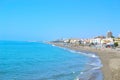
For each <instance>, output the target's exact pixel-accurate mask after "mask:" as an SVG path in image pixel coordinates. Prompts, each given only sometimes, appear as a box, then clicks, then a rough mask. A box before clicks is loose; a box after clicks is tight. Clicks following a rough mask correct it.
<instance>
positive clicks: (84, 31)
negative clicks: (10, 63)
mask: <svg viewBox="0 0 120 80" xmlns="http://www.w3.org/2000/svg"><path fill="white" fill-rule="evenodd" d="M108 30H111V31H112V32H113V34H114V35H115V36H117V35H118V34H120V0H0V40H25V41H26V40H54V39H58V38H71V37H78V38H89V37H94V36H97V35H106V32H107V31H108Z"/></svg>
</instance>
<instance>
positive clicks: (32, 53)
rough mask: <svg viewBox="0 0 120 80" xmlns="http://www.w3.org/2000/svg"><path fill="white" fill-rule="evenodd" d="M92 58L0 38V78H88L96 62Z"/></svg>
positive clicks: (54, 79)
mask: <svg viewBox="0 0 120 80" xmlns="http://www.w3.org/2000/svg"><path fill="white" fill-rule="evenodd" d="M79 53H80V52H79ZM95 58H96V57H95V56H93V55H92V56H91V55H83V53H81V54H78V53H77V52H75V51H71V50H68V49H62V48H58V47H55V46H52V45H48V44H44V43H38V42H17V41H0V80H75V79H76V78H78V77H80V78H81V80H87V79H86V78H88V77H89V76H90V75H89V74H90V73H91V72H92V71H91V72H89V71H90V70H92V69H93V66H96V65H99V63H98V62H99V61H98V59H97V58H96V59H95ZM93 62H94V63H93ZM91 67H92V69H91ZM97 67H98V66H97ZM95 68H96V67H95ZM89 69H90V70H89ZM83 73H85V74H83ZM81 75H82V76H81ZM99 80H102V79H101V78H99Z"/></svg>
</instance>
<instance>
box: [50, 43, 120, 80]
mask: <svg viewBox="0 0 120 80" xmlns="http://www.w3.org/2000/svg"><path fill="white" fill-rule="evenodd" d="M50 44H54V45H56V46H60V47H65V48H69V49H72V50H77V51H80V52H92V53H95V54H97V55H98V56H99V57H100V59H101V61H102V64H103V67H102V72H103V77H104V80H120V50H117V49H107V48H103V49H97V48H92V47H88V46H76V45H71V44H69V45H68V44H67V45H65V44H63V43H50Z"/></svg>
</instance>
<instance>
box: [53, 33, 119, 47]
mask: <svg viewBox="0 0 120 80" xmlns="http://www.w3.org/2000/svg"><path fill="white" fill-rule="evenodd" d="M53 42H58V43H64V44H65V45H66V44H72V45H74V46H89V47H93V48H112V49H115V48H116V49H119V48H120V35H118V37H114V36H113V33H112V32H111V31H108V32H107V34H106V36H97V37H94V38H89V39H79V38H77V39H76V38H70V39H61V40H56V41H53Z"/></svg>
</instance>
